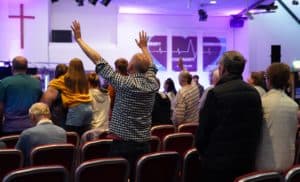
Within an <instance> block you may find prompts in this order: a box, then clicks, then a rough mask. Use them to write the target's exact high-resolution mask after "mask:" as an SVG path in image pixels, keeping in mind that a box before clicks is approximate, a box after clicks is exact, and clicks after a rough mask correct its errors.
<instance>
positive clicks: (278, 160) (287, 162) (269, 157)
mask: <svg viewBox="0 0 300 182" xmlns="http://www.w3.org/2000/svg"><path fill="white" fill-rule="evenodd" d="M266 75H267V78H266V81H267V86H268V88H269V89H270V90H269V92H267V93H266V94H265V95H264V96H263V97H262V106H263V109H264V119H265V120H264V122H263V137H262V141H261V143H260V147H259V150H258V155H257V160H256V169H257V170H276V171H285V170H287V169H288V168H289V167H291V166H292V165H293V162H294V157H295V138H296V132H297V125H298V120H297V112H298V104H297V103H296V102H295V101H294V100H293V99H291V98H290V97H289V96H287V95H286V93H285V92H284V89H285V88H286V87H287V86H288V81H289V77H290V68H289V66H288V65H286V64H284V63H273V64H271V65H270V66H269V67H268V69H267V74H266Z"/></svg>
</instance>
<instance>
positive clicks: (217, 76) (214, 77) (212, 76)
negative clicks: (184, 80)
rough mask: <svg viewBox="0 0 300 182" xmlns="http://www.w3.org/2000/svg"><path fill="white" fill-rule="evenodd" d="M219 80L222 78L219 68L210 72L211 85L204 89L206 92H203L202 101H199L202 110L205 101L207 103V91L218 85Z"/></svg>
mask: <svg viewBox="0 0 300 182" xmlns="http://www.w3.org/2000/svg"><path fill="white" fill-rule="evenodd" d="M219 80H220V74H219V69H214V70H212V72H211V73H210V74H209V82H210V86H209V87H208V88H206V89H205V90H204V92H203V94H202V96H201V98H200V101H199V108H200V110H201V109H202V108H203V106H204V103H205V100H206V97H207V93H208V92H209V91H210V90H211V89H213V88H214V87H215V86H216V85H217V83H218V81H219ZM199 117H201V116H199Z"/></svg>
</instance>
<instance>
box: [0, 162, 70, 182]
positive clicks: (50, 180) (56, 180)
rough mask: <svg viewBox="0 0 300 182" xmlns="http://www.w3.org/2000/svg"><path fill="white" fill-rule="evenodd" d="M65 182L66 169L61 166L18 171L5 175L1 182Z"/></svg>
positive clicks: (66, 179) (66, 178)
mask: <svg viewBox="0 0 300 182" xmlns="http://www.w3.org/2000/svg"><path fill="white" fill-rule="evenodd" d="M27 181H28V182H29V181H30V182H67V181H68V176H67V172H66V169H65V168H63V167H62V166H40V167H30V168H26V169H20V170H16V171H13V172H11V173H9V174H7V175H6V176H5V177H4V179H3V182H27Z"/></svg>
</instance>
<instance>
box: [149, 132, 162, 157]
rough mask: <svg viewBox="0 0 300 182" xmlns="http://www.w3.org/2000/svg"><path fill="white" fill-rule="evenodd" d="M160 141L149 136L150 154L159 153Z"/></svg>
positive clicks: (155, 137)
mask: <svg viewBox="0 0 300 182" xmlns="http://www.w3.org/2000/svg"><path fill="white" fill-rule="evenodd" d="M160 145H161V143H160V140H159V138H158V137H157V136H151V139H150V151H151V152H152V153H154V152H158V151H160Z"/></svg>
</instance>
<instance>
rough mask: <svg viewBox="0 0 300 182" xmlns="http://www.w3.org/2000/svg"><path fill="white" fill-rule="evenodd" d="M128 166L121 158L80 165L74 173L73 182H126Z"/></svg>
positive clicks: (93, 161)
mask: <svg viewBox="0 0 300 182" xmlns="http://www.w3.org/2000/svg"><path fill="white" fill-rule="evenodd" d="M128 174H129V164H128V162H127V160H126V159H123V158H106V159H97V160H91V161H87V162H84V163H82V164H81V165H80V166H78V168H77V169H76V172H75V182H94V181H109V182H127V181H128Z"/></svg>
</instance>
